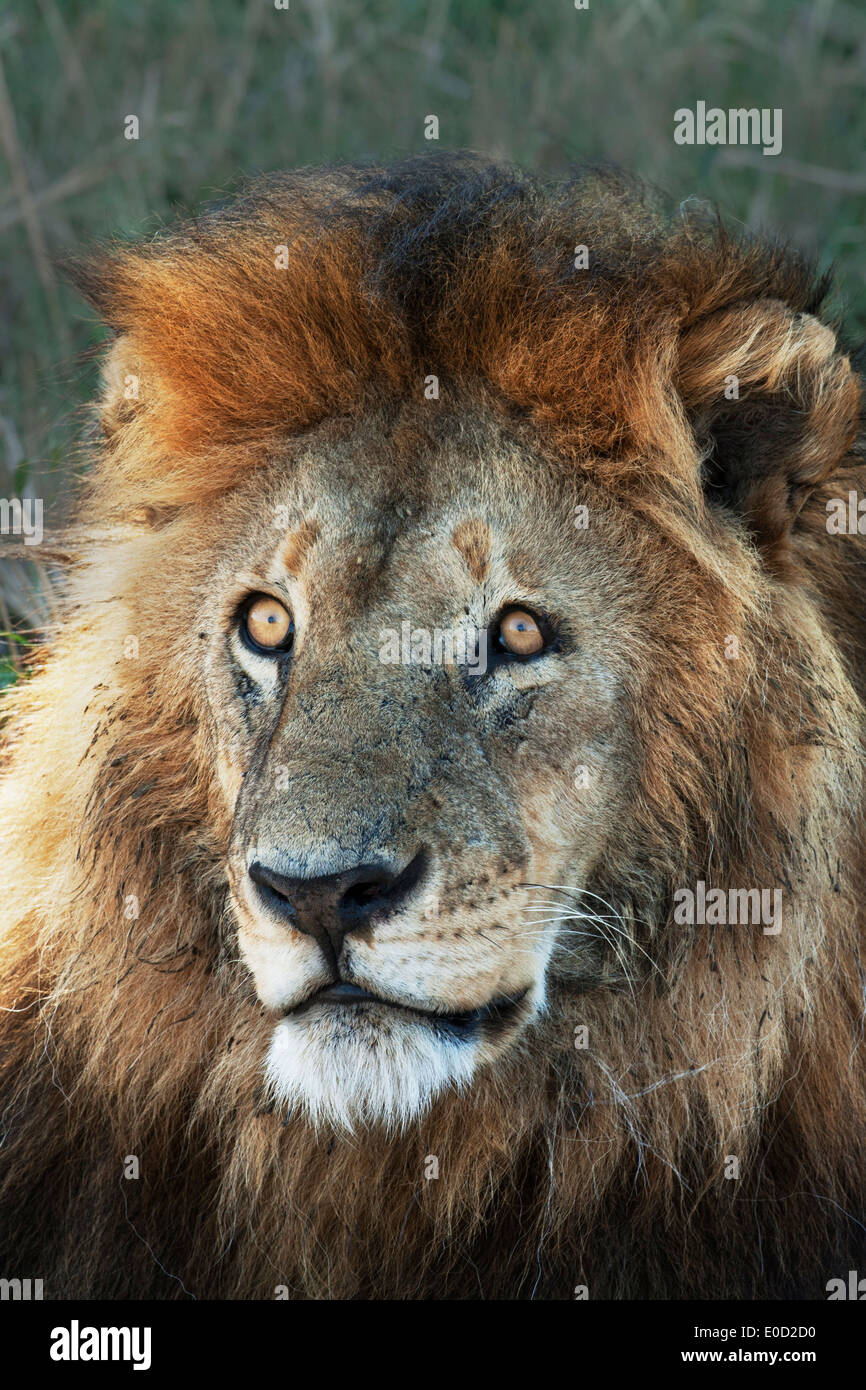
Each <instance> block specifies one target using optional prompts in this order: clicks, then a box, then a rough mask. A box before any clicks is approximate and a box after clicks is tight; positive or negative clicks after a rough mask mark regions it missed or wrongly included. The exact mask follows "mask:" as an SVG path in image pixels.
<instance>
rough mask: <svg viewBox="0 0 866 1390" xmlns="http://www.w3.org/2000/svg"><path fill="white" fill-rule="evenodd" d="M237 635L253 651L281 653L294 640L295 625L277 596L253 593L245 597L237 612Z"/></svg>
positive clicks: (268, 653) (271, 654) (270, 654)
mask: <svg viewBox="0 0 866 1390" xmlns="http://www.w3.org/2000/svg"><path fill="white" fill-rule="evenodd" d="M241 636H242V637H243V639H244V641H245V642H246V644H247V646H248V647H251V648H252V650H253V651H254V652H264V653H266V654H267V655H268V656H276V655H282V654H283V653H285V652H287V651H288V650H289V649H290V647H291V645H292V642H293V641H294V636H295V624H294V623H293V621H292V615H291V613H290V612H289V610H288V608H285V607H284V606H283V604H282V603H280V601H279V599H276V598H273V597H272V596H271V595H270V594H255V595H253V597H252V598H251V599H248V600H247V603H246V605H245V606H244V609H243V612H242V614H241Z"/></svg>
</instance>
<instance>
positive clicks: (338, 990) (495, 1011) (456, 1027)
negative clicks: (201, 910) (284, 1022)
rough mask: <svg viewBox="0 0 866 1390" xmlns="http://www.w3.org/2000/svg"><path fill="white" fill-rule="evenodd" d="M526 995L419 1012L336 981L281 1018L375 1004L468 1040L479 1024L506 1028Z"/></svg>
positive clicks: (408, 1005) (397, 1000)
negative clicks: (318, 1007) (326, 1008)
mask: <svg viewBox="0 0 866 1390" xmlns="http://www.w3.org/2000/svg"><path fill="white" fill-rule="evenodd" d="M528 993H529V986H528V985H527V987H526V988H525V989H522V990H520V991H519V992H518V993H517V994H510V995H502V996H500V997H498V998H496V999H491V1000H489V1001H488V1003H486V1004H482V1005H480V1006H479V1007H478V1008H476V1009H467V1010H464V1011H462V1012H451V1013H446V1012H440V1011H439V1010H433V1009H422V1008H419V1007H418V1006H417V1005H416V1004H406V1003H403V1002H402V1001H401V1000H399V999H386V998H384V997H383V996H381V995H378V994H372V993H371V992H370V991H369V990H367V989H364V988H363V987H362V986H361V985H353V984H350V983H349V982H348V981H346V980H337V981H334V982H333V983H332V984H329V985H325V986H324V987H323V988H322V989H319V990H316V992H315V993H314V994H310V995H308V996H307V998H306V999H304V1000H302V1001H301V1003H300V1004H297V1005H295V1007H294V1008H291V1009H287V1010H286V1013H285V1017H286V1018H297V1017H298V1016H299V1015H301V1014H303V1013H305V1012H306V1011H307V1010H308V1009H311V1008H313V1007H314V1005H316V1004H325V1005H331V1006H336V1007H338V1008H342V1009H345V1008H353V1009H357V1008H363V1007H364V1006H365V1005H375V1006H376V1007H377V1008H384V1009H389V1010H393V1011H395V1012H398V1013H404V1014H408V1015H409V1016H410V1017H412V1018H414V1019H415V1020H418V1021H421V1022H423V1023H424V1024H426V1025H427V1026H428V1027H429V1028H433V1029H434V1030H437V1031H439V1032H442V1033H445V1034H447V1035H448V1037H450V1038H456V1039H460V1040H468V1039H470V1038H472V1037H473V1036H474V1035H475V1034H476V1033H477V1032H478V1031H479V1029H480V1028H481V1026H482V1025H485V1026H486V1030H487V1031H490V1030H493V1031H497V1032H498V1031H505V1030H506V1029H507V1028H509V1027H510V1026H511V1025H512V1024H513V1022H514V1021H515V1018H516V1016H517V1015H518V1014H519V1013H520V1009H521V1005H522V1004H523V1001H524V1000H525V998H526V996H527V994H528Z"/></svg>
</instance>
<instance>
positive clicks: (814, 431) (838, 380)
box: [677, 299, 860, 551]
mask: <svg viewBox="0 0 866 1390" xmlns="http://www.w3.org/2000/svg"><path fill="white" fill-rule="evenodd" d="M677 385H678V389H679V393H680V398H681V400H682V403H683V406H684V408H685V411H686V414H687V416H688V418H689V421H690V424H691V426H692V430H693V432H694V435H695V438H696V440H697V443H698V447H699V449H700V451H701V454H702V456H703V460H704V461H703V484H704V490H705V493H706V496H707V498H708V500H709V501H710V502H711V503H715V504H717V505H721V506H724V507H727V508H729V509H731V510H733V511H734V512H736V513H737V515H738V516H739V517H740V518H741V519H742V521H743V522H744V523H745V524H746V526H747V527H748V528H749V530H750V531H751V532H752V534H753V535H754V537H755V539H756V541H757V543H758V545H759V546H761V548H762V549H764V550H765V551H768V550H772V548H773V547H774V546H776V545H777V544H778V543H779V542H782V541H783V540H784V538H785V537H786V536H787V534H788V532H789V531H790V529H791V526H792V525H793V523H794V521H795V519H796V517H797V514H798V513H799V511H800V510H801V508H802V507H803V505H804V503H805V502H806V500H807V498H808V496H809V494H810V492H811V491H812V489H813V488H815V487H816V486H817V485H818V484H819V483H821V482H823V481H824V480H825V479H827V478H829V477H830V476H832V474H833V473H834V472H835V470H836V469H837V468H838V466H839V465H840V463H841V462H842V460H843V459H844V457H845V455H846V453H847V452H848V451H849V449H850V448H851V446H852V444H853V443H854V440H855V438H856V433H857V421H858V416H859V410H860V388H859V384H858V381H857V378H856V376H855V374H854V372H853V370H852V368H851V364H850V362H849V361H848V358H847V357H845V356H844V355H843V354H842V353H841V352H839V351H838V348H837V343H836V336H835V334H834V333H833V331H832V330H831V329H830V328H828V327H827V326H826V325H825V324H823V323H821V322H820V320H819V319H817V318H815V317H813V316H812V315H811V314H805V313H795V312H794V311H793V310H791V309H790V308H789V307H788V306H787V305H785V304H783V303H782V302H781V301H779V300H775V299H766V300H759V301H757V302H753V303H751V304H744V305H738V306H735V307H733V308H729V309H725V310H720V311H718V312H717V313H714V314H711V315H708V316H707V317H706V318H705V319H702V320H700V321H699V322H698V323H696V324H694V325H693V326H692V327H689V328H686V329H685V330H684V332H683V334H682V337H681V340H680V350H679V368H678V379H677Z"/></svg>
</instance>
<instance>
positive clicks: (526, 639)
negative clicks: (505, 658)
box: [496, 608, 548, 657]
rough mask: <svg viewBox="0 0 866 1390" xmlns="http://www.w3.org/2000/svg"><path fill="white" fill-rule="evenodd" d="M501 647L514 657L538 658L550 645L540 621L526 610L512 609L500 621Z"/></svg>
mask: <svg viewBox="0 0 866 1390" xmlns="http://www.w3.org/2000/svg"><path fill="white" fill-rule="evenodd" d="M496 640H497V642H498V643H499V646H500V647H502V648H504V649H505V651H507V652H510V653H511V655H512V656H521V657H529V656H536V655H537V654H538V652H541V651H543V650H544V648H545V647H546V646H547V645H548V639H547V637H546V636H545V634H544V632H543V631H542V628H541V624H540V622H539V620H538V619H537V618H536V617H534V616H533V614H532V613H529V612H527V610H526V609H525V608H512V609H511V610H510V611H509V612H508V613H505V614H504V615H503V617H501V618H500V620H499V628H498V631H497V633H496Z"/></svg>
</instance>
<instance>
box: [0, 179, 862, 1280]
mask: <svg viewBox="0 0 866 1390" xmlns="http://www.w3.org/2000/svg"><path fill="white" fill-rule="evenodd" d="M73 274H74V276H75V277H76V280H77V283H78V285H79V286H80V288H81V290H82V292H83V293H84V294H85V295H86V296H87V298H88V299H89V301H90V303H91V304H92V305H93V306H94V307H95V308H96V310H97V311H98V312H99V313H100V315H101V316H102V318H103V319H104V321H105V323H106V324H107V325H108V327H109V328H110V329H111V331H112V333H113V337H112V339H111V343H110V348H109V350H108V351H107V354H106V358H105V365H104V377H103V388H102V393H101V398H100V404H99V420H100V426H99V430H98V431H97V429H96V426H94V430H93V440H92V450H91V453H92V457H91V461H90V467H89V469H88V470H87V472H86V475H85V476H84V477H83V481H82V484H81V490H80V494H79V497H78V501H77V504H76V505H77V510H76V512H75V515H74V517H73V518H71V520H70V522H69V524H68V526H67V527H66V529H65V537H66V541H65V543H66V545H67V548H68V553H69V557H70V564H69V567H68V571H67V572H66V577H65V579H64V583H63V592H62V596H61V616H60V618H59V621H58V623H57V628H56V631H53V632H51V633H50V634H48V635H47V638H46V641H45V643H44V644H43V645H42V646H41V647H40V648H39V649H38V650H37V652H36V653H35V655H34V658H33V661H32V667H31V669H30V671H29V673H28V675H27V676H26V678H25V679H23V680H21V681H20V682H19V683H18V685H17V687H16V688H15V689H14V690H13V691H12V692H11V694H10V695H9V697H8V700H7V703H6V706H5V715H6V722H5V728H4V736H3V737H4V754H3V778H2V790H0V821H2V831H3V844H4V862H5V864H6V868H7V872H6V875H5V879H6V882H5V888H4V893H3V895H2V908H0V912H2V918H0V920H2V931H0V952H2V968H0V980H2V1003H3V1014H2V1020H3V1021H2V1097H3V1104H2V1111H3V1135H4V1143H3V1159H2V1164H3V1167H2V1219H0V1251H2V1270H3V1273H4V1274H5V1275H7V1276H10V1277H12V1276H27V1275H30V1274H39V1275H40V1276H41V1277H42V1278H43V1280H44V1291H45V1296H46V1297H51V1298H61V1299H62V1298H96V1297H99V1298H115V1299H126V1298H169V1299H171V1298H176V1299H183V1298H187V1297H194V1298H217V1299H259V1298H291V1299H387V1298H398V1299H421V1298H424V1299H427V1298H433V1299H475V1298H487V1299H490V1298H494V1299H531V1298H543V1299H571V1298H574V1297H589V1298H593V1299H597V1298H621V1299H678V1298H687V1297H695V1298H705V1299H710V1298H720V1297H721V1298H731V1297H745V1298H766V1297H769V1298H786V1297H791V1296H799V1297H812V1298H823V1297H826V1292H825V1290H826V1288H827V1285H828V1281H830V1280H831V1279H833V1278H836V1277H838V1276H843V1277H844V1276H845V1272H846V1271H847V1270H849V1269H856V1268H860V1269H863V1268H864V1259H866V1242H864V1235H863V1232H864V1225H863V1219H864V1188H866V1180H864V1173H866V1164H864V1157H866V1155H864V1135H866V1071H864V1058H866V1044H864V1043H863V1031H864V1003H863V1001H864V983H863V981H864V976H863V965H862V963H861V958H860V951H861V937H862V932H863V902H864V886H866V885H864V869H866V856H864V851H863V847H862V832H863V810H864V806H863V781H862V768H863V734H864V727H866V725H864V699H866V688H864V684H866V661H864V656H866V651H864V648H866V618H864V611H863V605H862V588H863V582H864V578H866V545H864V540H863V534H862V533H863V530H864V527H863V526H862V525H859V526H858V524H857V520H856V518H857V516H858V515H859V513H858V512H857V506H858V503H857V498H858V497H862V496H864V495H866V474H864V464H863V459H862V454H860V453H858V451H857V450H858V445H857V439H858V433H857V432H858V420H859V412H860V387H859V384H858V380H857V377H856V374H855V372H854V370H853V369H852V366H851V363H850V361H849V358H848V356H846V353H845V350H844V346H843V345H842V344H841V342H840V340H839V337H838V333H837V327H835V326H834V325H833V323H832V321H831V319H830V316H829V311H828V309H827V308H826V305H827V295H828V292H829V286H828V284H827V282H826V280H824V279H821V278H818V277H816V274H815V272H814V270H813V268H812V267H811V266H810V265H809V264H807V263H806V262H805V261H804V260H803V259H801V258H800V257H799V256H798V255H796V254H795V253H794V252H793V251H791V250H790V249H787V248H786V247H784V246H782V245H780V244H777V243H773V242H770V241H767V240H765V239H761V238H757V239H750V238H743V237H739V236H734V235H732V234H731V233H730V232H729V231H728V230H726V228H725V226H724V225H723V223H722V222H721V221H720V220H719V219H718V218H717V217H716V215H715V214H714V213H712V212H711V211H709V210H707V209H706V208H704V207H702V206H701V205H700V204H697V203H695V202H691V201H687V202H686V203H684V204H683V205H682V206H681V207H680V208H678V209H677V211H676V212H675V213H674V214H670V213H669V212H668V211H667V208H666V205H665V203H664V200H663V199H662V198H661V197H659V196H656V195H655V194H654V193H652V192H650V191H648V190H647V189H645V188H644V187H643V186H642V185H640V184H638V183H636V182H634V181H632V180H630V179H629V178H627V177H626V176H625V175H622V174H620V173H618V172H616V171H610V170H607V171H606V170H598V169H587V170H577V171H576V172H575V173H574V174H573V175H572V176H569V177H568V178H560V179H556V178H541V177H533V176H530V175H528V174H523V173H520V172H518V171H516V170H514V169H512V168H511V167H508V166H505V165H500V164H495V163H490V162H488V161H485V160H484V159H483V158H482V157H480V156H474V155H448V156H435V155H434V156H431V157H426V158H417V159H412V160H409V161H407V162H403V163H400V164H396V165H393V166H385V167H382V166H375V165H367V166H349V167H345V168H330V169H316V170H305V171H301V172H298V173H289V174H280V175H271V176H267V177H264V178H263V179H261V180H260V181H259V182H254V183H253V184H252V185H251V186H249V187H248V188H247V190H246V191H245V192H243V193H242V194H241V195H240V196H239V197H238V198H237V200H236V201H234V202H230V203H228V204H227V205H225V206H223V207H221V208H219V209H217V210H216V211H212V212H208V213H205V215H204V216H202V217H201V218H199V219H198V220H196V221H191V222H189V223H187V224H183V225H181V226H179V227H178V228H177V229H176V230H172V231H168V232H166V233H164V234H162V235H160V236H159V237H157V238H155V239H153V240H151V241H149V242H147V243H145V244H119V245H113V246H110V247H108V248H105V249H103V251H102V252H100V253H98V254H95V255H94V256H92V257H90V258H88V259H86V260H83V261H81V262H80V263H78V264H77V265H76V266H75V267H74V270H73ZM852 498H853V499H854V500H853V502H852V500H851V499H852ZM839 506H843V508H844V509H845V514H846V515H848V514H849V512H850V515H853V516H854V523H853V525H850V526H847V527H846V528H844V529H843V528H842V527H841V526H835V527H832V526H830V525H828V520H829V518H830V516H831V515H836V514H837V510H838V507H839ZM851 507H853V509H854V510H853V512H851V511H850V508H851Z"/></svg>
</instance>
